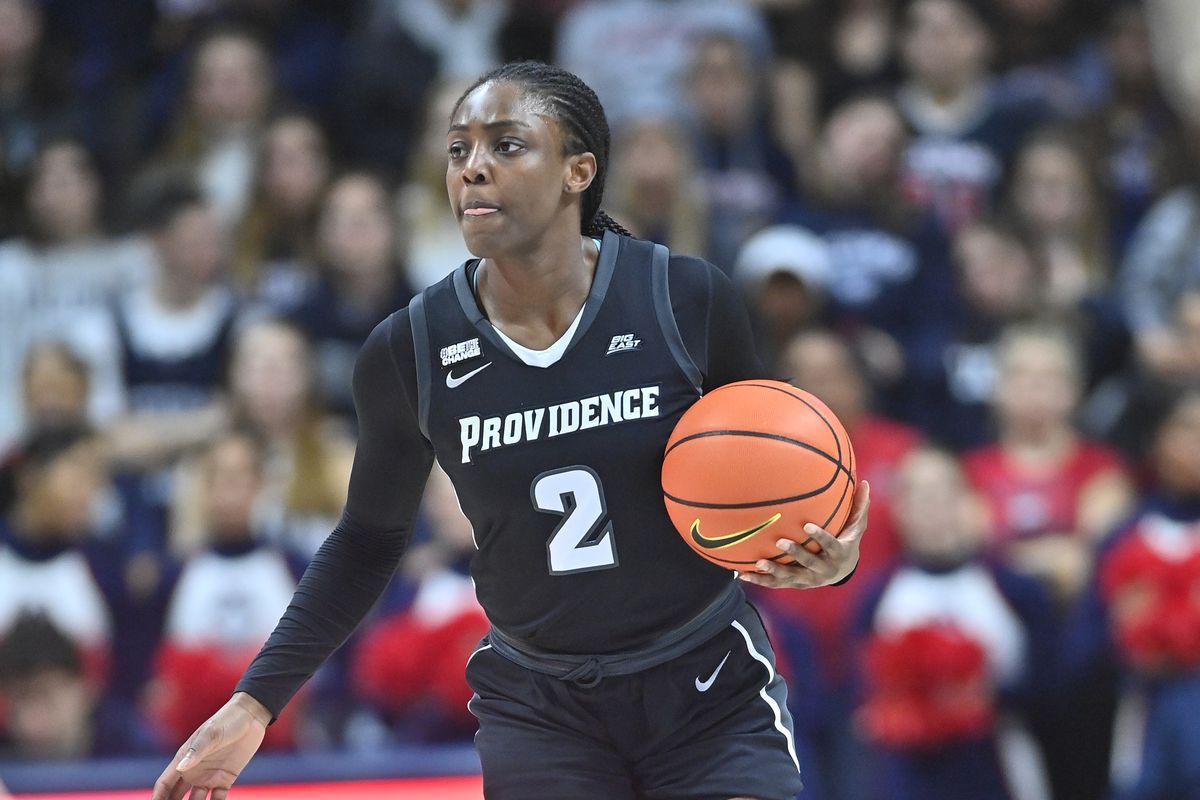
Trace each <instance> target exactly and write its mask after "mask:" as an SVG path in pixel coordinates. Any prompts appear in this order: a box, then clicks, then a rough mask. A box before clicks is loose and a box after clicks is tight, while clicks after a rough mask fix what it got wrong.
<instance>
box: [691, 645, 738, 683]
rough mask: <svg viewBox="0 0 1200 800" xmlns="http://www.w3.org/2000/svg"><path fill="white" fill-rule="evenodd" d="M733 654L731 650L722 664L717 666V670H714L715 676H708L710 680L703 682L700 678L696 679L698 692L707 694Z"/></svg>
mask: <svg viewBox="0 0 1200 800" xmlns="http://www.w3.org/2000/svg"><path fill="white" fill-rule="evenodd" d="M732 652H733V651H732V650H730V651H729V652H728V653H726V654H725V657H724V658H722V659H721V663H720V664H717V668H716V669H714V670H713V674H712V675H709V676H708V680H706V681H702V680H700V679H699V678H696V691H697V692H707V691H708V688H709V687H710V686H712V685H713V681H715V680H716V679H717V675H718V674H719V673H720V672H721V667H723V666H725V662H726V661H728V660H729V653H732Z"/></svg>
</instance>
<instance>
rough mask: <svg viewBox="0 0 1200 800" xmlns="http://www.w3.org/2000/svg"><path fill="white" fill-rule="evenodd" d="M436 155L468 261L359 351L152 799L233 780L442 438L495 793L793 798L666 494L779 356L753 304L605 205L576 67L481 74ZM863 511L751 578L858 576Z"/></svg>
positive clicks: (741, 652) (347, 614)
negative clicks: (463, 548)
mask: <svg viewBox="0 0 1200 800" xmlns="http://www.w3.org/2000/svg"><path fill="white" fill-rule="evenodd" d="M447 152H448V157H449V161H448V166H447V172H446V185H447V189H448V192H449V197H450V204H451V207H452V209H453V211H454V213H455V214H456V216H457V217H458V219H459V222H460V224H461V227H462V231H463V236H464V238H465V239H466V242H467V245H468V247H469V248H470V249H471V251H472V252H473V253H475V254H476V255H477V256H478V257H479V258H477V259H473V260H471V261H468V262H466V263H465V264H463V265H462V266H460V267H459V268H458V269H456V270H455V271H454V272H453V273H451V274H450V275H449V276H448V277H447V278H446V279H445V280H443V281H442V282H440V283H438V284H435V285H434V286H432V287H430V288H429V289H427V290H426V291H425V292H424V293H422V294H421V295H420V296H418V297H417V298H416V299H415V300H414V301H413V302H412V303H411V304H410V305H409V307H408V308H407V309H404V310H401V311H398V312H396V313H395V314H393V315H392V316H391V317H389V318H388V319H387V320H386V321H385V322H383V323H382V324H381V325H380V326H379V327H378V328H376V329H375V331H374V332H373V333H372V334H371V336H370V338H369V339H368V340H367V342H366V344H364V346H363V349H362V352H361V353H360V355H359V360H358V364H357V366H356V369H355V373H354V398H355V406H356V409H357V411H358V416H359V422H360V437H359V444H358V450H357V453H356V455H355V463H354V470H353V474H352V476H351V479H350V491H349V499H348V500H347V503H346V509H345V512H344V514H343V516H342V519H341V522H340V523H339V524H338V526H337V527H336V528H335V529H334V531H333V532H332V533H331V534H330V536H329V539H328V540H327V541H326V543H325V544H324V545H323V546H322V548H321V550H320V552H318V553H317V555H316V557H315V558H314V559H313V562H312V564H311V566H310V567H309V569H308V572H307V573H306V574H305V576H304V579H303V580H302V582H301V585H300V588H299V590H298V591H297V593H296V596H295V598H294V599H293V601H292V604H291V606H290V607H289V608H288V610H287V612H286V613H285V614H284V616H283V619H282V620H281V621H280V623H279V626H278V628H277V629H276V631H275V632H274V633H273V634H272V635H271V637H270V639H269V640H268V641H267V643H266V645H265V646H264V647H263V649H262V651H261V652H260V654H259V656H258V657H257V658H256V659H255V661H254V663H253V664H251V666H250V667H249V669H248V670H247V672H246V675H245V677H244V678H243V680H242V682H241V683H240V684H239V686H238V692H237V693H236V694H235V695H234V697H233V698H232V699H231V700H230V701H229V702H228V703H227V704H226V705H225V706H224V707H223V708H222V709H221V710H220V711H218V712H217V713H216V714H215V715H214V716H213V717H212V718H211V719H210V720H209V721H208V722H207V723H205V724H204V725H203V726H201V728H200V729H199V730H197V731H196V733H195V734H194V735H193V736H192V737H191V738H190V739H189V740H188V741H187V742H186V743H184V745H183V746H182V747H181V748H180V749H179V752H178V753H177V754H176V757H175V759H174V760H173V761H172V762H171V764H170V765H169V766H168V767H167V769H166V770H165V771H164V772H163V775H162V776H161V777H160V778H159V781H158V783H157V784H156V785H155V792H154V800H168V798H170V799H171V800H179V798H183V797H184V796H185V795H186V794H187V792H188V789H189V788H191V798H192V800H200V799H201V798H205V797H209V796H211V798H212V799H213V800H224V798H225V796H226V790H227V787H229V785H230V784H231V783H232V782H233V780H234V779H235V778H236V777H237V775H238V773H239V772H240V771H241V769H242V768H243V767H244V766H245V764H246V762H247V761H248V760H249V759H250V757H251V756H252V755H253V754H254V752H255V751H256V750H257V748H258V745H259V743H260V742H261V740H262V736H263V732H264V730H265V726H266V725H267V724H268V723H269V722H270V720H271V719H272V718H274V717H275V716H276V715H278V714H279V712H280V710H281V709H282V708H283V706H284V705H285V704H286V703H287V701H288V700H289V699H290V698H291V696H292V695H293V694H294V693H295V692H296V690H297V689H298V688H299V687H300V685H301V684H302V683H303V682H304V680H306V679H307V678H308V676H310V675H311V674H312V673H313V672H314V671H315V670H316V669H317V667H318V666H320V664H321V663H322V662H323V661H324V660H325V658H326V657H328V655H329V654H330V653H331V652H332V651H333V650H334V649H335V648H336V647H337V646H338V645H339V644H341V642H342V641H343V640H344V639H345V638H346V637H347V636H348V635H349V634H350V632H351V631H352V630H353V629H354V627H355V625H357V623H358V622H359V621H360V620H361V619H362V618H363V616H364V615H365V614H366V613H367V611H368V610H369V609H370V607H371V605H372V604H373V603H374V601H375V599H376V598H377V597H378V596H379V594H380V593H381V592H382V590H383V588H384V587H385V585H386V584H387V581H388V580H389V579H390V577H391V575H392V573H393V571H394V570H395V567H396V564H397V562H398V561H399V559H400V557H401V555H402V554H403V552H404V549H405V546H406V544H407V541H408V538H409V534H410V532H411V530H412V524H413V518H414V516H415V514H416V511H417V506H418V503H419V500H420V496H421V492H422V490H423V487H424V484H425V479H426V476H427V475H428V473H429V469H430V466H431V464H432V462H433V458H434V456H435V455H436V456H437V457H438V460H439V462H440V463H441V465H442V466H443V467H444V468H445V470H446V472H447V473H448V474H449V475H450V477H451V479H452V481H453V483H454V486H455V489H456V491H457V493H458V496H459V499H460V501H461V505H462V508H463V511H464V512H465V513H466V515H467V517H468V518H469V519H470V521H471V523H472V527H473V529H474V532H475V539H476V545H477V547H478V552H477V553H476V555H475V558H474V560H473V563H472V577H473V578H474V580H475V584H476V589H477V592H478V595H479V600H480V602H481V603H482V605H483V607H484V608H485V610H486V611H487V614H488V618H489V620H490V621H491V623H492V626H493V627H492V630H491V632H490V633H489V635H488V636H487V637H486V638H485V639H484V641H483V642H481V644H480V646H479V648H478V649H477V650H476V651H475V653H474V654H473V655H472V657H471V659H470V661H469V662H468V664H467V678H468V681H469V682H470V684H471V686H472V688H473V689H474V690H475V697H474V698H473V699H472V701H471V710H472V712H474V714H475V716H476V717H477V718H478V719H479V725H480V730H479V734H478V736H477V737H476V744H477V747H478V749H479V753H480V758H481V760H482V763H483V775H484V792H485V794H486V795H487V797H488V798H490V799H491V800H496V799H499V800H508V798H520V799H521V800H525V799H526V798H538V797H553V798H559V799H562V798H580V799H582V798H614V799H615V798H629V799H630V800H632V798H720V800H726V799H727V798H734V797H739V798H740V797H750V798H757V799H758V800H784V798H791V797H793V796H794V795H795V794H796V792H797V791H799V789H800V785H801V784H800V779H799V774H798V772H799V765H798V763H797V760H796V755H795V746H794V743H793V741H792V730H791V719H790V717H789V715H788V712H787V706H786V690H785V687H784V686H783V683H782V681H781V680H780V678H779V677H778V675H777V674H776V673H775V670H774V665H773V664H774V657H773V654H772V652H771V649H770V645H769V643H768V642H767V638H766V634H765V632H764V631H763V628H762V625H761V623H760V621H759V620H758V618H757V615H756V613H755V612H754V610H753V608H752V607H750V606H749V605H748V604H747V603H746V601H745V598H744V596H743V593H742V591H741V587H740V586H739V585H738V583H737V582H736V581H734V580H732V579H731V573H730V571H729V570H728V569H724V568H721V567H718V566H716V565H714V564H711V563H709V562H707V561H704V560H702V559H700V558H697V557H696V555H695V554H694V553H692V552H689V550H688V547H687V545H685V544H684V542H683V540H682V539H681V538H680V537H679V536H678V535H677V534H676V533H675V531H674V530H673V528H672V525H671V522H670V520H669V519H668V517H667V514H666V510H665V508H664V505H663V500H662V493H661V483H660V470H661V467H662V463H663V450H664V447H665V445H666V442H667V438H668V437H669V435H670V433H671V430H672V428H673V426H674V424H675V422H676V420H678V418H679V416H680V415H681V414H682V413H683V412H684V411H685V410H686V409H687V408H688V407H689V406H690V405H691V404H692V403H694V402H695V400H696V399H697V397H699V396H700V395H701V394H702V393H704V392H707V391H709V390H711V389H715V388H716V387H718V386H721V385H724V384H726V383H730V382H733V381H737V380H742V379H749V378H760V377H763V375H764V371H763V369H762V367H761V366H760V365H759V363H758V362H757V360H756V359H755V358H754V357H753V356H752V355H750V354H751V353H752V352H753V350H752V345H751V335H750V329H749V324H748V322H747V320H746V315H745V311H744V309H743V308H741V306H740V302H739V301H738V300H736V299H735V297H734V294H733V290H732V287H731V286H730V284H729V282H728V281H727V280H726V279H725V278H724V276H723V275H722V274H721V273H720V272H719V271H718V270H716V269H715V268H713V267H711V266H710V265H708V264H706V263H705V262H703V261H700V260H699V259H695V258H688V257H684V256H673V255H670V254H669V253H667V251H666V250H665V248H662V247H661V246H657V245H653V244H651V243H649V242H643V241H639V240H636V239H633V238H630V237H629V236H627V235H626V233H625V231H623V230H622V229H621V228H620V226H618V225H617V224H616V223H614V222H613V221H612V220H611V219H609V218H608V216H607V215H605V214H604V213H603V212H601V211H600V210H599V204H600V196H601V193H602V191H603V186H604V177H605V169H606V167H607V160H608V127H607V123H606V121H605V118H604V112H603V109H602V108H601V107H600V103H599V101H598V100H597V99H596V96H595V94H594V93H593V92H592V91H591V89H589V88H588V87H587V86H586V85H584V84H583V83H582V82H581V81H580V80H579V79H578V78H576V77H575V76H574V75H571V74H570V73H567V72H564V71H562V70H560V69H558V68H555V67H552V66H548V65H545V64H540V63H531V62H524V63H520V64H511V65H505V66H503V67H500V68H498V69H496V70H494V71H493V72H491V73H489V74H487V75H485V76H483V77H482V78H480V79H479V81H477V82H476V84H475V85H474V86H472V87H471V88H470V89H469V90H468V91H467V92H466V93H465V94H464V95H463V97H462V98H461V99H460V101H459V103H458V104H457V106H456V107H455V109H454V112H453V114H452V116H451V120H450V127H449V131H448V134H447ZM867 505H868V491H867V490H866V486H865V485H864V486H863V487H861V488H860V490H859V491H858V492H857V493H856V497H855V503H854V507H853V509H852V511H851V515H850V521H849V523H848V524H847V526H846V528H845V530H843V531H842V533H841V535H840V537H835V536H833V535H831V534H829V533H828V532H826V531H823V530H820V529H819V528H816V527H815V526H810V527H809V528H808V529H806V531H805V533H806V536H807V537H810V538H811V539H812V540H813V541H814V542H816V543H817V544H819V545H820V546H821V552H820V553H819V554H813V553H811V552H808V551H807V550H806V549H805V548H804V547H802V546H801V545H800V544H799V543H796V542H787V541H785V542H781V544H780V546H781V548H782V549H784V550H785V551H786V552H787V553H788V554H789V555H791V556H792V557H793V558H794V559H795V560H796V561H797V562H798V563H797V565H796V566H782V565H779V564H776V563H773V562H768V561H763V562H760V565H761V571H760V572H757V573H743V575H744V579H745V580H748V581H751V582H754V583H759V584H762V585H768V586H775V587H784V586H792V587H809V586H821V585H826V584H830V583H835V582H837V581H839V580H843V579H845V578H846V577H847V576H848V575H849V574H850V572H851V571H852V570H853V568H854V565H855V564H856V563H857V560H858V547H859V537H860V536H861V535H862V532H863V530H864V529H865V527H866V509H867ZM809 546H810V547H811V546H812V543H811V542H810V543H809ZM210 793H211V794H210Z"/></svg>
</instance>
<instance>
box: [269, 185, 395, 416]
mask: <svg viewBox="0 0 1200 800" xmlns="http://www.w3.org/2000/svg"><path fill="white" fill-rule="evenodd" d="M398 238H399V226H398V225H397V220H396V215H395V213H394V211H393V208H392V203H391V196H390V194H389V193H388V189H387V186H385V185H384V183H383V181H382V180H381V179H380V178H378V177H377V176H375V175H373V174H372V173H369V172H348V173H345V174H343V175H341V176H339V177H338V178H336V179H335V180H334V181H333V182H332V183H331V184H330V186H329V190H328V191H327V192H326V193H325V198H324V200H323V201H322V202H321V211H320V218H319V220H318V222H317V229H316V239H317V251H318V259H319V264H320V268H321V269H320V274H319V275H317V276H316V278H315V280H314V281H312V283H311V285H310V286H309V287H308V288H307V289H306V290H305V291H304V292H303V294H301V295H300V296H299V297H297V298H295V300H294V302H293V303H292V304H290V306H289V307H288V308H287V310H286V312H285V316H286V317H287V319H288V320H289V321H291V322H292V323H294V324H295V325H296V326H298V327H299V328H300V329H301V330H303V331H304V333H305V335H307V336H308V337H309V339H310V340H311V342H312V347H313V352H314V356H315V358H316V362H317V363H316V370H317V383H318V387H319V390H320V393H321V397H322V399H323V400H324V401H325V403H326V404H327V406H328V409H329V411H331V412H332V413H335V414H339V415H342V416H344V417H346V418H348V419H351V418H353V416H354V399H353V397H351V390H350V387H351V383H352V380H351V378H352V375H353V372H354V359H355V357H356V356H357V355H358V351H359V348H361V347H362V343H363V342H365V341H366V339H367V336H368V335H370V333H371V330H372V329H373V328H374V327H375V326H376V325H378V324H379V323H380V322H382V321H383V320H384V319H385V318H386V317H387V316H388V315H389V314H391V313H392V312H393V311H395V310H396V309H399V308H404V307H405V306H407V305H408V301H409V300H411V299H412V296H413V291H412V288H410V286H409V278H408V270H407V266H406V265H405V263H404V262H403V260H402V259H401V256H400V253H399V248H398V246H397V240H398Z"/></svg>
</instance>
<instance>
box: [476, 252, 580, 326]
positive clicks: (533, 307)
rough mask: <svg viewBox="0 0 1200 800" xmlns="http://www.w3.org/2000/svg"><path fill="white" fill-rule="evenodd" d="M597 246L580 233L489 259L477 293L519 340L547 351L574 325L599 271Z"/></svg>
mask: <svg viewBox="0 0 1200 800" xmlns="http://www.w3.org/2000/svg"><path fill="white" fill-rule="evenodd" d="M597 259H598V254H597V251H596V246H595V244H594V243H593V242H592V241H591V240H590V239H586V238H583V237H580V236H577V235H572V236H571V237H569V238H566V237H564V238H563V239H562V240H561V241H559V240H556V241H552V242H547V243H545V244H544V245H543V246H542V247H539V248H538V249H537V250H536V251H534V252H531V253H529V254H528V255H525V256H521V257H516V258H506V257H503V256H501V257H499V258H485V259H483V260H482V261H481V262H480V264H479V267H478V270H479V271H478V273H477V280H476V283H475V294H476V297H477V298H478V299H479V303H480V306H481V307H482V309H483V311H484V313H485V314H487V316H488V319H489V320H491V322H492V324H493V325H495V326H497V327H498V328H500V330H502V331H503V332H504V334H505V335H506V336H508V337H510V338H511V339H513V340H514V341H517V342H519V343H521V344H523V345H525V346H526V347H530V348H533V349H545V348H546V347H549V346H550V345H551V344H553V343H554V342H555V341H557V340H558V338H559V337H560V336H562V334H563V333H564V332H565V331H566V330H567V328H569V327H570V325H571V323H572V322H573V321H574V319H575V317H576V315H578V313H579V309H580V308H582V307H583V303H584V301H585V300H587V296H588V293H589V292H590V291H591V287H592V276H593V275H594V274H595V272H596V262H597Z"/></svg>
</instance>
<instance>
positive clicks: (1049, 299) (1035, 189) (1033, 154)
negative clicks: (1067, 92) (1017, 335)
mask: <svg viewBox="0 0 1200 800" xmlns="http://www.w3.org/2000/svg"><path fill="white" fill-rule="evenodd" d="M1095 161H1096V159H1095V158H1093V157H1091V156H1090V154H1089V153H1088V152H1087V150H1086V149H1085V148H1084V146H1083V145H1082V143H1080V142H1079V141H1077V140H1076V139H1074V138H1073V137H1072V135H1071V134H1070V133H1069V132H1067V131H1066V130H1062V129H1054V130H1044V131H1041V132H1039V133H1038V134H1035V135H1034V136H1032V137H1031V138H1030V139H1029V140H1028V141H1027V142H1026V143H1025V144H1024V145H1023V146H1022V147H1021V150H1020V151H1019V152H1018V154H1017V157H1016V163H1015V167H1014V170H1013V176H1012V189H1011V193H1010V203H1011V206H1012V210H1013V212H1014V213H1013V215H1014V217H1015V219H1016V221H1017V223H1018V224H1019V225H1020V226H1021V227H1022V228H1023V229H1024V230H1025V231H1026V233H1027V234H1028V235H1029V237H1030V239H1031V242H1032V244H1033V246H1034V247H1035V248H1037V250H1038V251H1039V253H1040V257H1041V261H1042V265H1043V268H1044V271H1045V275H1044V278H1043V285H1044V287H1045V293H1044V294H1043V299H1044V300H1045V301H1046V303H1047V304H1048V305H1049V306H1051V307H1052V308H1054V309H1059V310H1062V311H1065V312H1071V311H1073V310H1074V309H1076V308H1077V307H1078V305H1079V304H1080V303H1081V302H1082V301H1084V300H1085V299H1087V298H1088V297H1090V296H1092V295H1095V294H1098V293H1100V292H1102V291H1104V290H1105V289H1107V288H1108V284H1109V282H1110V280H1111V277H1112V265H1111V262H1110V259H1109V248H1108V242H1109V235H1108V224H1107V214H1106V212H1107V209H1105V208H1104V205H1103V194H1102V191H1101V186H1100V182H1099V178H1098V176H1097V175H1096V174H1095V172H1094V169H1093V167H1092V164H1094V163H1095Z"/></svg>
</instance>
